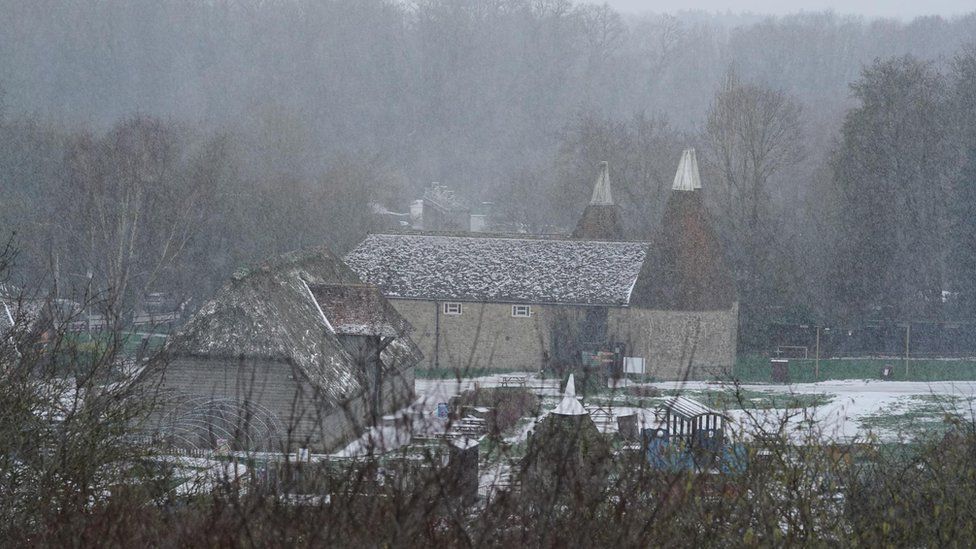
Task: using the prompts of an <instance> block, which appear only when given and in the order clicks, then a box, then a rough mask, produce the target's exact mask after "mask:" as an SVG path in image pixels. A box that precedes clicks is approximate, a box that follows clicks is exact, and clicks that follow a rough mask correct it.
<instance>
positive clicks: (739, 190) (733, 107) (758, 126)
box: [704, 69, 803, 230]
mask: <svg viewBox="0 0 976 549" xmlns="http://www.w3.org/2000/svg"><path fill="white" fill-rule="evenodd" d="M800 113H801V109H800V105H799V103H798V102H797V101H795V100H794V99H793V98H792V97H790V96H789V95H787V94H786V93H785V92H783V91H779V90H774V89H770V88H766V87H763V86H759V85H755V84H746V83H743V82H741V81H740V80H739V78H738V76H737V75H736V73H735V71H734V69H729V71H728V72H727V73H726V77H725V83H724V84H723V86H722V88H721V90H719V92H718V94H716V96H715V100H714V101H713V102H712V106H711V109H710V110H709V113H708V119H707V122H706V125H705V135H704V138H705V143H706V145H707V153H708V154H707V158H708V160H709V161H710V163H711V164H712V165H713V166H714V169H715V170H716V171H717V172H718V173H719V175H720V176H721V178H722V183H723V185H722V186H720V187H719V189H717V190H720V191H721V192H722V194H723V195H724V197H723V198H724V199H725V201H726V204H727V205H728V206H729V207H730V209H732V211H735V212H736V215H737V219H736V221H737V222H744V223H745V225H746V226H747V227H748V228H749V229H750V230H755V229H757V228H758V227H759V225H760V223H761V221H762V216H763V215H764V214H765V213H766V212H764V210H765V209H766V206H767V204H768V202H769V184H770V181H771V180H772V179H773V177H774V176H775V175H777V174H778V173H780V172H781V171H782V170H783V169H785V168H789V167H791V166H793V165H794V164H796V163H797V162H799V161H800V160H801V159H802V157H803V133H802V122H801V117H800ZM737 224H738V223H737Z"/></svg>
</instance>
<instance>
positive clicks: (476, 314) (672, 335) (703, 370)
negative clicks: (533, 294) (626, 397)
mask: <svg viewBox="0 0 976 549" xmlns="http://www.w3.org/2000/svg"><path fill="white" fill-rule="evenodd" d="M390 303H391V304H393V306H394V307H395V308H396V309H397V311H398V312H399V313H400V314H401V315H403V317H404V318H406V319H407V320H408V321H409V322H410V324H411V325H412V326H413V328H414V331H413V332H412V333H411V334H410V336H411V338H412V339H413V340H414V342H416V344H417V346H418V347H420V350H421V351H423V353H424V360H423V361H422V362H421V364H420V366H419V367H421V368H434V367H439V368H442V369H458V370H460V371H462V372H463V371H465V370H467V369H495V370H499V371H506V370H522V371H535V370H538V369H539V368H540V367H543V366H544V365H547V364H549V362H550V361H551V360H555V359H558V358H559V357H558V355H559V352H558V350H556V349H553V348H552V344H553V336H552V330H553V328H554V327H557V326H558V328H559V329H560V330H564V331H565V330H566V327H567V326H569V327H570V329H572V330H573V333H572V334H570V335H569V338H572V337H578V335H579V327H580V325H581V323H582V322H583V321H584V318H585V317H586V312H587V311H588V310H591V309H594V307H585V306H571V305H532V316H531V317H529V318H515V317H512V304H507V303H467V302H464V303H462V305H461V307H462V312H461V314H460V315H445V314H444V312H443V303H442V302H434V301H422V300H413V299H390ZM605 309H606V310H607V311H608V313H607V334H606V340H607V342H609V341H610V340H613V341H619V342H623V343H625V344H626V345H627V354H628V355H630V356H642V357H644V359H645V360H646V363H647V367H648V373H649V375H650V376H652V377H653V378H655V379H659V380H677V379H685V377H686V374H687V378H688V379H700V378H703V377H708V376H712V375H721V374H722V373H726V372H729V371H730V370H731V368H732V366H733V365H734V364H735V356H736V341H737V336H738V304H736V305H734V306H733V308H732V309H729V310H724V311H660V310H649V309H639V308H635V307H606V308H605ZM557 323H558V324H557ZM696 330H697V338H696V337H695V333H696ZM438 334H439V337H437V335H438ZM693 342H694V345H693ZM556 343H557V344H559V341H558V340H557V341H556ZM693 346H694V356H693V358H692V347H693ZM689 360H691V371H690V372H686V370H687V365H688V361H689Z"/></svg>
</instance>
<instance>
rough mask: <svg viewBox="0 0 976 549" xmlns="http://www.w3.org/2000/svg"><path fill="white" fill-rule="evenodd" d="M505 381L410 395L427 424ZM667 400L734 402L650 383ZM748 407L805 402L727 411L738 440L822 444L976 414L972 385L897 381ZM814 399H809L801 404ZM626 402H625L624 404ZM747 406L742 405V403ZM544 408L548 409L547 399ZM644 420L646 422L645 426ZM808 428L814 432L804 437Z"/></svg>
mask: <svg viewBox="0 0 976 549" xmlns="http://www.w3.org/2000/svg"><path fill="white" fill-rule="evenodd" d="M510 375H512V374H505V375H495V376H487V377H479V378H471V379H462V380H461V381H460V382H459V381H458V380H456V379H418V380H417V382H416V392H417V396H418V401H417V402H418V406H419V407H420V409H421V410H423V412H422V413H423V417H432V416H433V414H434V411H435V410H436V408H437V403H439V402H447V401H448V400H449V399H450V397H451V396H454V395H456V394H459V393H461V392H462V391H466V390H469V389H474V388H475V387H482V388H488V387H498V386H501V385H502V384H503V381H504V378H505V377H506V376H510ZM522 375H524V376H525V377H526V381H527V383H526V385H527V387H528V388H529V389H530V390H533V391H535V392H537V393H538V394H541V395H544V396H547V397H555V396H557V395H558V394H559V381H558V380H555V379H545V380H542V379H540V378H539V377H538V375H537V374H533V373H525V374H522ZM647 385H648V386H650V387H653V388H655V389H658V390H659V391H661V392H662V393H664V394H666V395H671V394H674V393H675V392H680V393H681V394H684V395H686V396H688V397H690V398H697V399H700V400H704V401H707V400H709V398H714V396H715V395H716V394H721V393H725V394H727V395H728V398H731V396H732V395H734V392H735V388H734V387H732V386H731V385H729V384H723V383H718V382H662V383H649V384H647ZM740 389H741V390H742V392H743V393H744V394H746V395H748V396H751V397H752V398H751V400H756V401H757V402H758V401H761V400H763V398H755V396H756V395H760V397H761V396H762V395H769V396H770V397H771V398H772V399H773V401H774V402H776V401H783V402H786V401H789V400H791V398H792V399H796V400H798V401H800V402H812V403H813V404H812V405H805V406H806V407H803V408H787V407H770V406H769V405H768V403H766V404H765V405H764V404H761V403H757V405H756V407H750V406H749V405H748V404H747V405H746V406H731V407H729V409H728V410H727V414H728V415H729V416H730V417H731V418H732V419H733V420H735V422H736V423H737V430H738V431H739V432H740V434H742V435H743V436H745V437H749V436H752V435H753V434H755V433H756V432H758V431H760V430H761V429H762V430H766V431H773V432H775V431H776V430H777V426H778V425H779V424H780V423H782V422H784V421H785V422H786V423H787V429H786V430H785V432H786V433H787V434H788V435H789V436H790V437H791V438H792V439H793V440H794V441H796V442H798V443H802V442H804V441H805V440H809V437H816V438H819V439H824V440H834V441H839V442H841V441H852V440H857V439H862V440H866V439H867V438H869V437H870V438H874V439H876V440H882V441H893V440H899V439H903V438H906V437H907V438H911V437H913V436H917V435H918V434H920V433H926V432H932V429H933V428H935V429H938V428H939V427H941V426H943V425H945V421H944V420H945V419H946V416H947V414H950V415H953V416H957V417H960V418H962V419H968V420H972V419H973V418H974V409H976V382H970V381H961V382H960V381H945V382H907V381H906V382H901V381H872V380H843V381H823V382H819V383H802V384H794V385H766V384H752V385H742V386H740ZM804 396H807V397H814V398H804ZM630 400H632V399H630ZM645 400H646V401H647V402H646V405H645V406H644V407H638V406H634V405H633V403H627V402H624V403H621V404H622V405H621V406H615V407H614V410H613V412H614V413H615V414H621V413H627V412H638V413H642V415H643V416H644V417H646V418H650V417H652V413H651V411H652V410H653V408H654V406H655V404H656V402H658V401H660V399H653V398H650V399H645ZM748 400H750V399H749V398H747V399H746V401H748ZM546 402H554V400H551V399H549V398H547V399H546ZM648 421H651V420H650V419H648ZM811 426H814V427H813V428H812V429H814V430H811ZM530 429H531V422H530V423H528V424H525V425H523V426H522V428H520V429H519V432H518V433H515V434H512V435H510V436H508V437H506V439H507V440H506V441H507V442H516V441H518V440H523V439H524V437H525V436H526V435H527V433H528V431H529V430H530Z"/></svg>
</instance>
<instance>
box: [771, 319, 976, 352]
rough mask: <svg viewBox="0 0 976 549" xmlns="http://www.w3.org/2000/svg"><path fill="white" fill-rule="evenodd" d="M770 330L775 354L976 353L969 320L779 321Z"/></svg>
mask: <svg viewBox="0 0 976 549" xmlns="http://www.w3.org/2000/svg"><path fill="white" fill-rule="evenodd" d="M818 332H819V333H818ZM767 334H768V347H767V348H768V349H769V351H770V353H771V354H773V355H774V356H783V357H792V358H801V357H799V356H796V353H797V352H798V350H801V351H800V352H801V354H803V353H805V354H807V356H808V357H810V358H812V357H814V356H817V355H818V354H819V356H820V357H821V358H831V357H867V356H893V357H904V356H906V354H907V355H908V356H911V357H914V358H936V357H946V358H958V357H976V323H968V322H967V323H964V322H925V321H910V322H894V321H888V322H873V323H865V324H863V325H860V326H854V327H833V326H816V325H812V324H781V323H775V324H771V325H769V327H768V330H767ZM818 350H819V353H818Z"/></svg>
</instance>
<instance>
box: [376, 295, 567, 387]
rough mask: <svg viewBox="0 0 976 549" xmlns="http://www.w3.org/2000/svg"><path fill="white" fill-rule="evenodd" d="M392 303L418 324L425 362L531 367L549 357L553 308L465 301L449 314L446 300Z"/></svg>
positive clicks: (417, 340)
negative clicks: (528, 309) (523, 310)
mask: <svg viewBox="0 0 976 549" xmlns="http://www.w3.org/2000/svg"><path fill="white" fill-rule="evenodd" d="M390 303H391V304H392V305H393V306H394V307H395V308H396V309H397V311H399V313H400V314H401V315H403V316H404V318H406V319H407V320H408V321H409V322H410V324H411V325H412V326H413V328H414V331H413V332H412V333H411V334H410V337H411V338H413V340H414V342H415V343H416V344H417V346H418V347H420V350H421V351H422V352H423V353H424V361H423V363H422V367H426V368H435V367H436V368H445V369H460V370H462V371H464V370H466V369H480V368H493V369H497V370H527V371H532V370H538V369H539V368H540V366H541V365H542V364H543V363H545V362H546V360H547V359H548V355H547V353H548V351H549V335H550V332H549V320H548V319H549V317H550V316H551V314H550V311H549V309H550V307H547V306H542V305H532V316H530V317H528V318H523V317H513V316H512V304H507V303H467V302H465V303H462V304H461V314H460V315H445V314H444V312H443V304H442V302H434V301H421V300H408V299H390Z"/></svg>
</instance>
